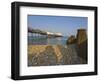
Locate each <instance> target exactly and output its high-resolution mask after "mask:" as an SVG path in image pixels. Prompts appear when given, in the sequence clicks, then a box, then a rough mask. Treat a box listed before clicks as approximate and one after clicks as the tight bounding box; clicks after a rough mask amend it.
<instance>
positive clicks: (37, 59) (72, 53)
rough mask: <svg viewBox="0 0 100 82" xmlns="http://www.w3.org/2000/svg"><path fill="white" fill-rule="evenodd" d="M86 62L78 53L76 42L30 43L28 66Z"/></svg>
mask: <svg viewBox="0 0 100 82" xmlns="http://www.w3.org/2000/svg"><path fill="white" fill-rule="evenodd" d="M72 64H85V61H84V60H83V59H82V58H80V57H79V56H78V55H77V50H76V44H72V45H68V46H62V45H28V66H51V65H72Z"/></svg>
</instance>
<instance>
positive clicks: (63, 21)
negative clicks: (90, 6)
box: [28, 15, 88, 36]
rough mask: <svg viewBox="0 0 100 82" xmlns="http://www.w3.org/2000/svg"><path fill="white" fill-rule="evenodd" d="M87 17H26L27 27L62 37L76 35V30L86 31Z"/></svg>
mask: <svg viewBox="0 0 100 82" xmlns="http://www.w3.org/2000/svg"><path fill="white" fill-rule="evenodd" d="M87 26H88V18H87V17H73V16H49V15H48V16H46V15H28V27H31V28H34V29H40V30H44V31H49V32H53V33H62V34H63V35H64V36H71V35H76V33H77V29H79V28H84V29H87Z"/></svg>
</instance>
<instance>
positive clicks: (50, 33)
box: [28, 27, 63, 38]
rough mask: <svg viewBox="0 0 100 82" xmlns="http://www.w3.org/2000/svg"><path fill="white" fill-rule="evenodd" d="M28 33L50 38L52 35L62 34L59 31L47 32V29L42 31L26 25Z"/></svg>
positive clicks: (60, 35)
mask: <svg viewBox="0 0 100 82" xmlns="http://www.w3.org/2000/svg"><path fill="white" fill-rule="evenodd" d="M28 33H31V35H32V36H33V34H34V35H35V36H45V37H47V38H52V37H62V36H63V35H62V34H61V33H53V32H48V31H42V30H39V29H33V28H30V27H28Z"/></svg>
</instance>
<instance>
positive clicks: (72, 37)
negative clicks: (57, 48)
mask: <svg viewBox="0 0 100 82" xmlns="http://www.w3.org/2000/svg"><path fill="white" fill-rule="evenodd" d="M74 43H76V38H75V36H73V35H72V36H70V37H69V38H68V40H67V44H74Z"/></svg>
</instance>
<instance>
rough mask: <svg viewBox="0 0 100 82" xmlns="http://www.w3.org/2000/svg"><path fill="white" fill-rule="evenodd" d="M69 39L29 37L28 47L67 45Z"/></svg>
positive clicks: (65, 37)
mask: <svg viewBox="0 0 100 82" xmlns="http://www.w3.org/2000/svg"><path fill="white" fill-rule="evenodd" d="M67 39H68V37H67V36H63V37H51V38H48V37H43V36H38V37H35V36H28V45H47V44H51V45H57V44H59V45H66V41H67Z"/></svg>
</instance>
